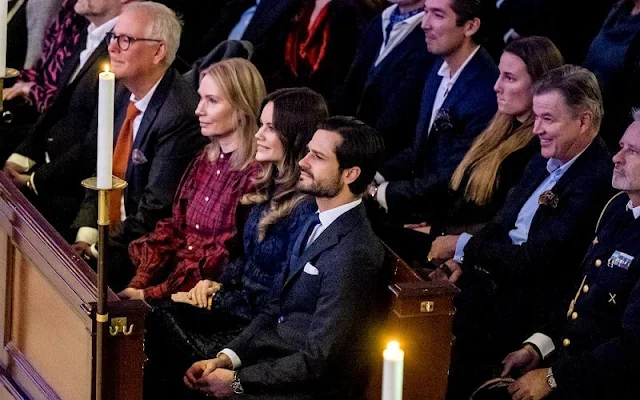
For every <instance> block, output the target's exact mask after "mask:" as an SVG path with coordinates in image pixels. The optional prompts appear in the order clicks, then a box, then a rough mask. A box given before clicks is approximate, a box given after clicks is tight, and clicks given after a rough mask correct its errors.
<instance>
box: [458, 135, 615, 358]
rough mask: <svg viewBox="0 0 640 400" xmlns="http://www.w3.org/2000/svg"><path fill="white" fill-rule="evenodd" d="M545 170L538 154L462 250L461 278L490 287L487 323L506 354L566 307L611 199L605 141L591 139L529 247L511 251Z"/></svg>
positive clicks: (535, 226) (542, 210)
mask: <svg viewBox="0 0 640 400" xmlns="http://www.w3.org/2000/svg"><path fill="white" fill-rule="evenodd" d="M546 165H547V159H545V158H543V157H542V156H541V155H537V156H535V157H534V158H533V159H532V160H531V162H530V163H529V165H528V166H527V168H526V169H525V172H524V174H523V177H522V180H521V181H520V184H519V185H518V186H516V188H515V189H514V190H513V192H512V193H511V195H510V196H509V197H508V198H507V200H506V202H505V205H504V207H503V208H502V210H501V211H500V212H499V213H498V215H497V216H496V217H495V218H494V219H493V221H491V222H490V223H489V224H487V225H486V226H485V227H484V228H483V229H482V230H481V231H480V232H479V233H477V234H476V235H474V236H473V237H472V238H471V240H469V242H468V243H467V245H466V247H465V248H464V263H463V265H462V268H463V271H465V272H466V271H469V272H472V271H474V270H475V268H474V267H479V268H481V269H482V270H484V271H486V273H487V274H488V275H489V276H490V278H491V280H492V281H493V283H494V284H495V289H494V295H495V298H494V301H493V303H494V309H493V311H492V314H493V315H490V316H489V318H491V319H492V321H494V323H493V324H492V325H493V326H494V327H496V332H495V336H496V339H497V342H498V343H500V345H501V346H504V349H503V350H504V351H509V349H512V348H514V347H518V346H519V345H520V343H521V341H522V340H523V339H524V338H526V337H527V335H528V334H530V333H531V331H533V329H534V328H533V327H534V326H538V325H539V324H540V323H541V322H542V321H547V320H548V319H549V318H551V316H552V315H553V313H554V310H555V308H556V307H557V305H558V304H562V303H563V302H564V299H565V298H566V295H565V294H566V293H569V292H570V291H571V288H572V287H573V286H572V285H573V282H574V281H575V279H576V278H577V277H578V276H579V274H580V269H579V266H580V260H581V259H582V256H583V255H584V252H585V250H586V248H587V246H588V244H589V241H590V240H591V236H592V232H593V231H594V229H595V225H596V221H597V218H598V216H599V214H600V210H601V209H602V206H603V205H604V204H605V203H606V201H607V199H608V198H609V197H610V195H611V183H610V182H611V174H612V162H611V158H610V156H609V153H608V152H607V150H606V147H605V145H604V142H603V141H602V140H601V139H600V138H596V139H595V140H594V141H593V142H592V143H591V144H590V145H589V147H587V149H586V150H585V151H584V152H583V153H582V154H581V155H580V156H579V157H578V158H577V159H576V161H575V162H574V163H573V165H571V166H570V167H569V169H568V170H567V171H566V172H565V173H564V175H563V176H562V178H560V180H559V181H558V182H557V183H556V184H555V186H554V187H553V188H552V189H551V192H553V194H554V195H555V197H556V198H557V200H558V202H557V205H556V206H555V207H554V206H552V205H548V204H541V205H540V206H539V207H538V210H537V211H536V213H535V215H534V217H533V220H532V222H531V226H530V228H529V234H528V239H527V241H526V242H525V243H523V244H522V245H515V244H513V243H512V241H511V239H510V238H509V231H510V230H511V229H513V227H514V226H515V223H516V220H517V218H518V213H519V212H520V210H521V209H522V207H523V205H524V204H525V202H526V201H527V199H528V198H529V197H530V196H531V193H533V192H534V191H535V190H536V188H537V187H538V186H539V185H540V183H541V182H542V181H543V180H544V179H545V178H546V177H547V176H548V174H549V173H548V171H547V168H546ZM463 276H464V274H463ZM471 284H473V283H471ZM509 346H510V347H509ZM505 354H506V353H505Z"/></svg>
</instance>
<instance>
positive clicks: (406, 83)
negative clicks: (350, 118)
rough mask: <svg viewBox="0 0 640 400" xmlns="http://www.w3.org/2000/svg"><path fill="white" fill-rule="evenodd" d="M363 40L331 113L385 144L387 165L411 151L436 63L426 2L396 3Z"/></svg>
mask: <svg viewBox="0 0 640 400" xmlns="http://www.w3.org/2000/svg"><path fill="white" fill-rule="evenodd" d="M392 3H395V4H393V5H392V6H390V7H389V8H387V9H386V10H384V11H383V12H382V14H380V15H378V17H376V18H375V19H374V20H373V21H372V22H371V24H369V26H368V27H367V29H366V30H365V31H364V34H363V35H362V39H361V41H360V45H359V46H358V49H357V52H356V57H355V59H354V61H353V64H352V65H351V69H350V71H349V75H348V76H347V79H346V80H345V82H344V84H343V85H342V86H341V87H339V88H338V89H337V90H336V92H335V93H334V95H333V99H332V101H331V104H330V108H331V112H332V113H333V114H338V115H354V116H356V117H357V118H358V119H360V120H362V121H363V122H365V123H367V124H369V125H371V126H372V127H374V128H375V129H376V130H377V131H378V132H379V133H380V134H381V135H382V138H383V139H384V142H385V143H384V148H385V159H389V158H391V157H393V156H395V155H396V154H398V153H399V152H400V151H402V150H404V149H405V148H407V147H408V146H410V145H411V142H412V141H413V137H414V135H415V132H416V124H417V122H418V116H419V114H420V99H421V97H422V88H423V87H424V82H425V79H426V77H427V73H428V72H429V69H430V67H431V65H432V64H433V61H434V59H435V57H434V56H433V55H432V54H430V53H429V52H428V51H427V48H426V47H425V45H424V32H423V31H422V29H421V28H420V22H421V21H422V17H423V15H424V11H423V10H422V8H423V5H424V0H410V1H398V0H395V1H392Z"/></svg>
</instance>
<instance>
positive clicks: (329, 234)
mask: <svg viewBox="0 0 640 400" xmlns="http://www.w3.org/2000/svg"><path fill="white" fill-rule="evenodd" d="M366 218H367V216H366V213H365V211H364V206H363V205H362V204H360V205H358V206H357V207H355V208H353V209H351V210H349V211H347V212H346V213H344V214H342V215H341V216H339V217H338V219H336V220H335V221H333V223H332V224H331V225H329V227H328V228H327V229H326V230H325V231H324V232H322V233H321V234H320V236H318V238H316V240H314V241H313V243H311V245H310V246H309V247H307V248H306V249H305V250H304V252H303V253H302V255H300V257H297V256H296V255H295V254H293V253H292V255H291V257H290V264H289V275H288V276H287V279H286V281H285V283H284V288H286V287H287V286H288V285H289V284H290V283H291V281H292V280H293V278H294V277H296V276H297V275H298V274H300V273H301V270H302V267H304V265H305V264H306V263H308V262H310V261H312V260H314V259H315V258H316V257H318V255H320V254H321V253H323V252H324V251H326V250H327V249H329V248H331V247H333V246H335V245H336V244H338V243H339V242H340V238H341V237H342V236H344V235H346V234H347V233H349V232H350V231H351V230H352V229H353V228H354V227H355V226H357V225H359V224H361V223H362V221H364V220H365V219H366ZM294 251H295V250H294Z"/></svg>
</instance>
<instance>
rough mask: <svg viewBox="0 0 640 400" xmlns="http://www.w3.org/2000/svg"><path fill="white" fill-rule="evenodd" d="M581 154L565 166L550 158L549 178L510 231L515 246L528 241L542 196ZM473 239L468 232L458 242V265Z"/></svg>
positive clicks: (530, 200) (456, 256)
mask: <svg viewBox="0 0 640 400" xmlns="http://www.w3.org/2000/svg"><path fill="white" fill-rule="evenodd" d="M580 154H582V152H580ZM580 154H578V155H577V156H575V157H573V158H572V159H571V160H569V161H567V162H566V163H564V164H562V162H561V161H560V160H557V159H555V158H550V159H549V161H547V171H549V176H548V177H546V178H545V180H544V181H542V183H540V185H539V186H538V187H537V189H536V190H534V191H533V193H531V196H529V199H527V201H526V203H524V205H523V206H522V208H521V209H520V212H519V213H518V218H517V219H516V224H515V227H514V228H513V229H512V230H510V231H509V239H511V242H512V243H513V244H515V245H518V246H520V245H521V244H523V243H525V242H526V241H527V239H528V237H529V228H531V221H533V217H534V216H535V215H536V212H537V211H538V207H539V205H540V204H539V203H538V199H539V198H540V195H541V194H542V193H544V192H545V191H547V190H551V189H553V187H554V186H555V184H556V183H557V182H558V181H559V180H560V178H562V176H563V175H564V173H565V172H567V170H568V169H569V168H570V167H571V165H573V163H574V162H575V161H576V159H577V158H578V157H580ZM471 237H472V235H470V234H468V233H466V232H465V233H462V234H461V235H460V237H459V238H458V242H457V243H456V252H455V255H454V256H453V259H454V261H456V262H458V263H461V262H463V261H464V248H465V246H466V245H467V243H468V242H469V240H470V239H471Z"/></svg>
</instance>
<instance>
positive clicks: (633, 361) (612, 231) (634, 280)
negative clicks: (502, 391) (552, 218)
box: [553, 193, 640, 400]
mask: <svg viewBox="0 0 640 400" xmlns="http://www.w3.org/2000/svg"><path fill="white" fill-rule="evenodd" d="M628 201H629V197H628V196H627V195H626V194H624V193H620V194H619V195H617V196H616V197H614V198H613V199H612V201H611V202H610V204H609V205H608V206H607V207H606V208H605V210H604V212H603V215H602V217H601V220H600V223H599V228H598V230H597V232H596V237H595V239H594V240H593V241H592V243H591V245H590V246H589V250H588V251H587V254H586V256H585V258H584V260H583V262H582V268H583V269H584V277H583V279H584V280H583V281H582V283H581V284H580V285H579V286H577V293H575V296H577V299H576V301H575V307H570V310H569V312H568V313H567V318H566V323H565V326H566V328H565V329H566V331H565V332H564V335H562V336H560V337H559V340H558V341H557V342H556V349H561V351H560V354H559V357H558V359H557V360H556V362H554V363H553V374H554V376H555V377H556V381H557V383H558V388H559V389H560V391H563V392H564V391H567V392H570V393H578V394H579V398H581V399H604V398H609V399H621V400H622V399H637V398H638V394H639V393H640V384H639V382H638V377H639V376H640V261H639V260H640V219H634V218H633V214H632V212H631V210H627V208H626V205H627V202H628ZM574 289H575V288H574ZM572 295H573V293H572ZM564 310H565V309H564V308H563V311H564Z"/></svg>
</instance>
